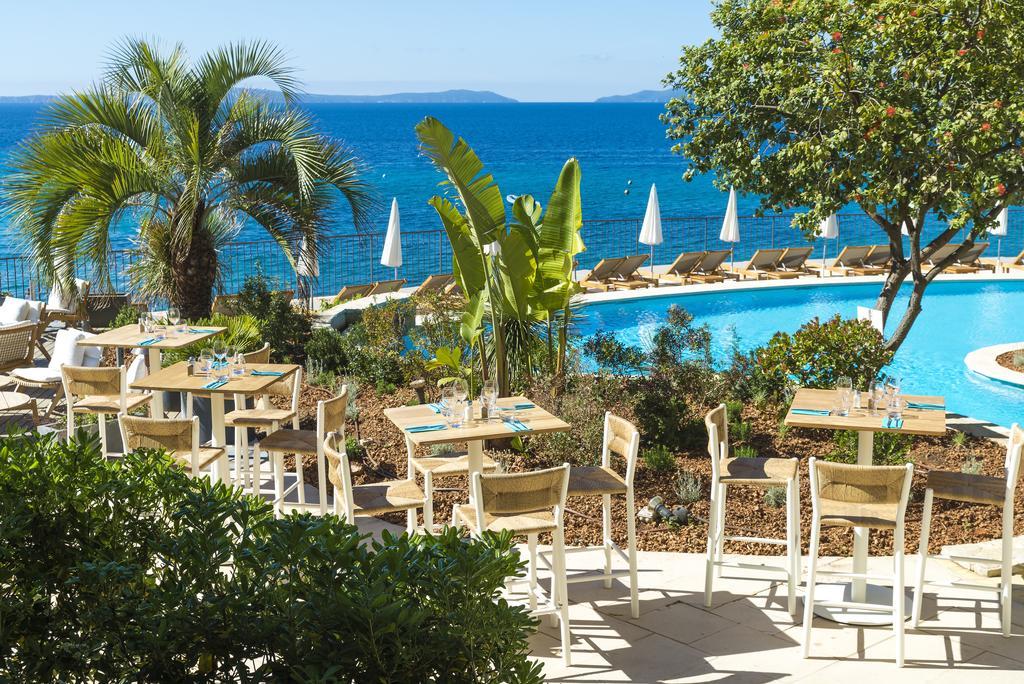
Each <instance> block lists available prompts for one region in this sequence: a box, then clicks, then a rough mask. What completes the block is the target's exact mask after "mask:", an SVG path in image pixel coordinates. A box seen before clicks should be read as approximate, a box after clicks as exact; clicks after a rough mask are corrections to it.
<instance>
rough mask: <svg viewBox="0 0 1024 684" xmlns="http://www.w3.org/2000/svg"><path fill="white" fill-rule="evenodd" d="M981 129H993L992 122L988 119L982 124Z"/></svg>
mask: <svg viewBox="0 0 1024 684" xmlns="http://www.w3.org/2000/svg"><path fill="white" fill-rule="evenodd" d="M981 130H983V131H990V130H992V124H990V123H989V122H988V121H986V122H985V123H983V124H981Z"/></svg>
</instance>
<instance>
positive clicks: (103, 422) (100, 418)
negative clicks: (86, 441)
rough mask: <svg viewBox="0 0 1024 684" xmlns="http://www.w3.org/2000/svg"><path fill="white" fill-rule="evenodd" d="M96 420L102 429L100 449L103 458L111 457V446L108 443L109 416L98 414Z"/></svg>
mask: <svg viewBox="0 0 1024 684" xmlns="http://www.w3.org/2000/svg"><path fill="white" fill-rule="evenodd" d="M96 420H97V422H98V423H99V430H100V450H101V453H102V454H103V458H110V447H109V446H108V445H107V417H106V415H105V414H102V413H100V414H97V416H96Z"/></svg>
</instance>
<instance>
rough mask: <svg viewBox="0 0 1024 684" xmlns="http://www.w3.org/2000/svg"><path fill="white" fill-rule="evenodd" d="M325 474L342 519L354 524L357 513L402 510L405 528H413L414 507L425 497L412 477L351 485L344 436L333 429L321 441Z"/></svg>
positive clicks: (419, 506) (421, 504) (335, 509)
mask: <svg viewBox="0 0 1024 684" xmlns="http://www.w3.org/2000/svg"><path fill="white" fill-rule="evenodd" d="M324 455H325V456H326V457H327V474H328V477H330V480H331V484H333V485H334V512H335V514H342V513H344V515H345V519H346V520H347V521H348V522H350V523H352V524H353V525H354V524H355V520H356V516H359V515H363V516H376V515H382V514H384V513H396V512H399V511H405V513H406V523H405V529H406V531H407V532H408V533H409V534H412V533H413V532H415V531H416V509H417V508H423V506H424V504H425V503H426V497H425V496H424V495H423V490H422V489H420V488H419V487H418V486H416V482H415V481H414V480H388V481H386V482H373V483H371V484H361V485H355V486H353V485H352V469H351V468H350V467H349V462H348V452H347V451H345V435H344V434H342V433H339V432H332V433H331V434H329V435H327V441H326V443H325V444H324Z"/></svg>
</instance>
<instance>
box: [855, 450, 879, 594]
mask: <svg viewBox="0 0 1024 684" xmlns="http://www.w3.org/2000/svg"><path fill="white" fill-rule="evenodd" d="M874 453H875V433H874V432H867V431H861V432H858V433H857V465H860V466H869V465H871V464H872V461H873V459H874ZM870 537H871V531H870V530H868V529H865V528H863V527H855V528H854V530H853V571H854V572H857V573H862V574H863V573H865V572H867V570H868V541H869V539H870ZM865 587H866V582H865V581H864V580H862V579H855V580H853V591H852V596H853V600H854V601H858V602H863V601H864V594H865Z"/></svg>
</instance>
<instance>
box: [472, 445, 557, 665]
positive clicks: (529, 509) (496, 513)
mask: <svg viewBox="0 0 1024 684" xmlns="http://www.w3.org/2000/svg"><path fill="white" fill-rule="evenodd" d="M568 485H569V464H568V463H566V464H564V465H562V466H561V467H558V468H549V469H547V470H536V471H533V472H528V473H510V474H493V475H488V474H484V473H473V479H472V481H471V482H470V487H471V488H472V491H473V499H472V500H473V501H475V502H476V504H475V505H474V504H464V505H459V506H455V507H454V509H453V510H452V525H459V524H462V525H465V526H466V527H467V528H468V529H469V531H470V534H472V535H473V536H474V537H479V536H480V535H481V534H482V533H483V532H501V531H503V530H508V531H511V532H512V533H514V534H517V535H525V536H526V539H527V545H528V548H529V555H530V564H529V574H528V577H527V580H526V582H527V583H528V584H529V592H530V597H529V601H530V612H531V614H533V615H535V616H539V615H551V616H557V618H558V621H559V624H560V626H561V635H562V661H563V662H564V663H565V664H566V665H569V664H571V655H570V633H569V601H568V598H567V592H566V582H565V527H564V520H563V518H564V514H565V497H566V491H567V489H568ZM544 532H550V533H551V540H552V542H551V547H552V559H553V565H554V567H553V572H552V577H551V587H552V591H551V593H550V595H548V596H544V595H543V594H542V593H541V591H540V588H539V587H538V586H537V538H538V536H539V535H540V534H541V533H544ZM538 600H542V601H543V604H544V605H538Z"/></svg>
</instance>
